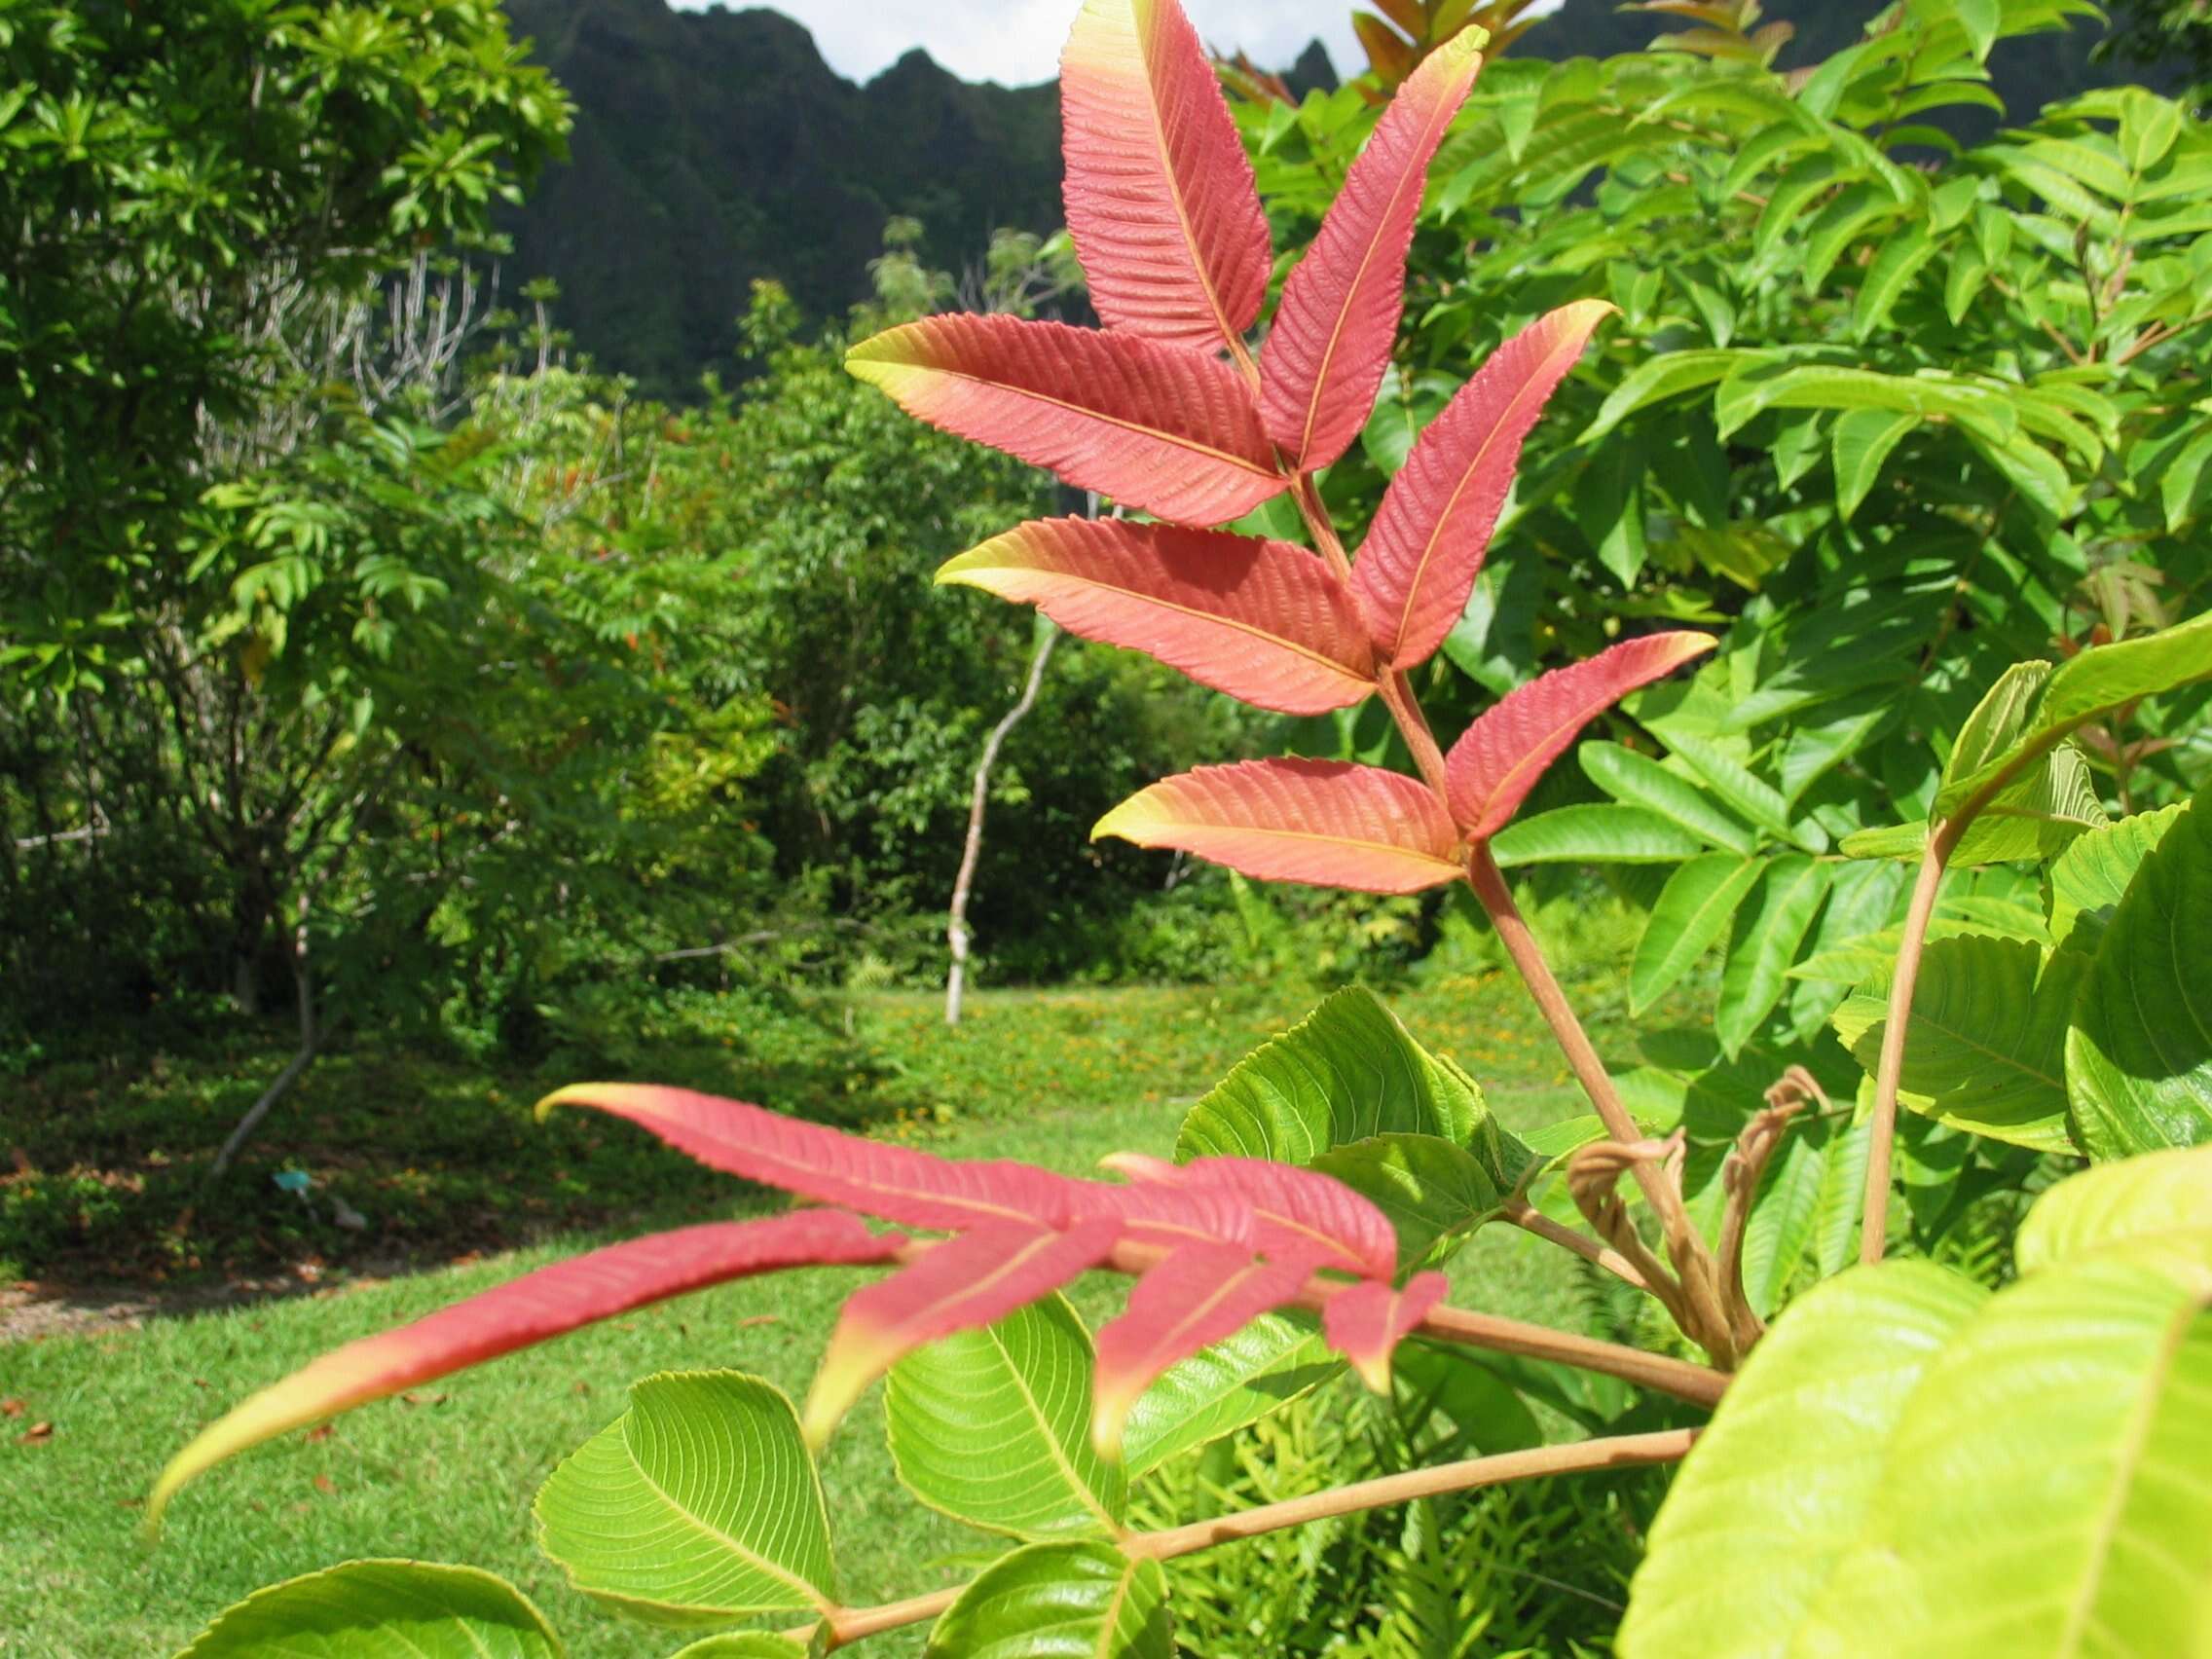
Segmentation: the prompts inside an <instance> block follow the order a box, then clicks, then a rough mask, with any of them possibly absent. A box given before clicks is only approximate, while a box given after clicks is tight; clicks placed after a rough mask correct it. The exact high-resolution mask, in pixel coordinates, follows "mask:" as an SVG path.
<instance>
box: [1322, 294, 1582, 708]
mask: <svg viewBox="0 0 2212 1659" xmlns="http://www.w3.org/2000/svg"><path fill="white" fill-rule="evenodd" d="M1612 309H1613V308H1612V307H1611V306H1609V305H1607V304H1606V303H1605V302H1604V301H1603V300H1578V301H1576V302H1575V303H1574V304H1573V305H1570V306H1562V307H1561V308H1560V309H1559V310H1558V311H1555V312H1553V313H1550V314H1549V315H1547V316H1542V317H1539V318H1537V319H1536V320H1535V321H1534V322H1532V323H1530V325H1529V326H1528V327H1527V328H1525V329H1523V330H1522V331H1521V332H1520V333H1519V334H1516V335H1515V336H1514V337H1513V338H1512V339H1511V340H1508V341H1507V342H1506V343H1505V344H1504V345H1503V346H1501V347H1499V348H1498V349H1497V350H1495V351H1493V352H1492V353H1491V355H1490V358H1489V360H1488V361H1486V362H1485V363H1484V364H1483V366H1482V368H1481V369H1480V370H1479V371H1478V372H1477V373H1476V375H1475V378H1474V379H1473V380H1471V381H1469V382H1468V383H1467V384H1466V385H1465V386H1463V387H1460V388H1459V391H1458V394H1457V395H1456V396H1455V397H1454V398H1453V399H1452V402H1451V404H1450V405H1449V406H1448V407H1447V408H1446V409H1445V411H1444V413H1443V414H1442V415H1440V416H1438V417H1437V418H1436V420H1435V421H1434V423H1432V424H1430V425H1429V427H1428V429H1427V430H1426V431H1424V432H1422V433H1421V435H1420V439H1419V442H1418V443H1416V444H1415V445H1414V447H1413V453H1412V454H1411V455H1409V456H1408V457H1407V458H1406V464H1405V465H1404V466H1403V467H1401V468H1400V469H1399V471H1398V475H1397V476H1396V477H1395V478H1393V479H1391V480H1390V487H1389V489H1388V490H1386V491H1384V492H1383V504H1382V506H1380V507H1379V508H1377V509H1376V513H1375V526H1374V528H1373V529H1372V530H1371V531H1370V532H1369V533H1368V536H1367V541H1366V544H1365V545H1364V546H1362V547H1361V548H1360V550H1359V563H1358V564H1357V565H1356V566H1354V567H1353V568H1352V591H1353V592H1354V593H1356V594H1357V595H1358V596H1359V603H1360V608H1361V609H1362V610H1364V611H1365V612H1366V614H1367V623H1368V627H1369V628H1370V629H1371V630H1372V632H1373V634H1374V638H1375V646H1376V649H1377V650H1378V651H1379V652H1381V653H1382V656H1383V661H1384V662H1385V663H1387V664H1388V665H1389V666H1390V667H1392V668H1400V669H1403V668H1411V667H1413V666H1414V665H1415V664H1417V663H1420V662H1425V661H1427V660H1428V658H1429V657H1430V656H1432V655H1433V654H1434V653H1435V651H1436V647H1437V646H1439V645H1442V644H1443V643H1444V636H1445V635H1447V634H1449V633H1451V632H1452V630H1453V628H1454V627H1455V626H1456V624H1457V622H1458V620H1459V615H1460V612H1461V611H1463V610H1465V609H1466V608H1467V595H1468V594H1469V593H1470V592H1472V591H1473V589H1474V585H1475V577H1476V575H1477V574H1478V573H1479V572H1480V571H1481V570H1482V568H1483V555H1484V553H1486V552H1487V551H1488V550H1489V548H1490V538H1491V533H1492V532H1493V530H1495V529H1496V528H1497V515H1498V510H1499V509H1500V508H1501V507H1502V506H1503V505H1504V503H1505V496H1506V492H1507V491H1508V490H1510V489H1511V488H1512V487H1513V469H1514V467H1515V466H1517V465H1518V464H1519V463H1520V461H1521V445H1522V443H1523V441H1524V440H1526V439H1527V437H1528V435H1529V428H1530V427H1531V426H1533V425H1534V424H1536V417H1537V415H1538V414H1539V413H1541V411H1542V409H1543V407H1544V400H1545V399H1546V398H1548V397H1550V396H1551V394H1552V388H1553V387H1556V386H1558V385H1559V383H1560V379H1561V377H1562V376H1564V375H1565V374H1566V373H1567V370H1568V369H1569V368H1571V367H1572V366H1573V364H1574V359H1575V358H1576V357H1578V356H1579V355H1581V352H1582V349H1583V347H1584V346H1585V345H1587V344H1588V343H1589V339H1590V333H1591V330H1593V329H1595V328H1596V327H1597V326H1598V324H1599V322H1600V321H1602V320H1603V319H1604V316H1605V315H1606V313H1609V312H1611V311H1612Z"/></svg>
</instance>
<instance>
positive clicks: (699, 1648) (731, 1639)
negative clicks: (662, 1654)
mask: <svg viewBox="0 0 2212 1659" xmlns="http://www.w3.org/2000/svg"><path fill="white" fill-rule="evenodd" d="M807 1655H808V1650H807V1649H806V1648H804V1647H801V1646H800V1645H799V1644H798V1643H797V1642H795V1641H792V1640H791V1638H789V1637H785V1636H770V1635H769V1634H768V1633H767V1632H765V1631H758V1630H753V1631H743V1632H739V1633H737V1634H735V1635H726V1636H709V1637H703V1638H701V1639H700V1640H699V1641H694V1642H691V1643H689V1644H688V1645H686V1646H684V1647H683V1648H682V1649H680V1650H679V1651H678V1652H677V1653H676V1655H675V1659H807Z"/></svg>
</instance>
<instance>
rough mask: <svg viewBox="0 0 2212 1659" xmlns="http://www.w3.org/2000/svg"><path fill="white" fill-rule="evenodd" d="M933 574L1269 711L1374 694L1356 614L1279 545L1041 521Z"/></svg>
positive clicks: (1319, 569)
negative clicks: (1026, 607)
mask: <svg viewBox="0 0 2212 1659" xmlns="http://www.w3.org/2000/svg"><path fill="white" fill-rule="evenodd" d="M937 579H938V580H939V581H940V582H960V583H964V584H965V585H967V586H970V587H979V588H982V589H984V590H986V591H987V592H990V593H995V594H997V595H998V596H999V597H1000V598H1002V599H1011V600H1014V601H1016V602H1019V603H1027V604H1033V605H1035V606H1037V607H1038V608H1040V609H1041V610H1043V611H1044V612H1045V614H1046V615H1048V616H1050V617H1051V619H1052V620H1053V621H1055V622H1057V623H1058V624H1059V625H1060V626H1061V627H1063V628H1065V629H1067V630H1068V631H1069V632H1070V633H1072V634H1081V635H1082V636H1083V637H1084V638H1085V639H1087V640H1103V641H1105V642H1106V643H1107V644H1108V645H1126V646H1128V647H1129V648H1131V649H1133V650H1140V651H1145V652H1147V653H1149V654H1150V655H1152V656H1156V657H1158V658H1159V659H1160V660H1161V662H1164V663H1166V664H1167V665H1168V666H1169V667H1171V668H1178V669H1181V670H1182V671H1183V672H1184V673H1185V674H1187V675H1189V676H1190V677H1191V678H1192V679H1193V680H1196V681H1197V682H1198V683H1199V684H1201V685H1210V686H1212V687H1213V688H1214V689H1215V690H1216V691H1226V692H1228V693H1229V694H1230V695H1231V696H1232V697H1238V698H1241V699H1242V700H1243V701H1245V702H1247V703H1252V704H1256V705H1258V706H1259V707H1260V708H1263V709H1272V710H1274V711H1275V712H1276V713H1278V714H1285V715H1318V714H1325V713H1327V712H1328V711H1329V710H1331V709H1343V708H1348V707H1350V706H1351V705H1352V704H1354V703H1357V702H1359V701H1360V700H1361V699H1363V698H1365V697H1366V696H1367V695H1368V693H1369V692H1371V691H1373V690H1374V689H1375V666H1374V652H1373V651H1372V649H1371V648H1370V647H1369V645H1368V643H1367V630H1366V627H1365V625H1364V624H1363V622H1362V621H1361V619H1360V614H1359V608H1358V607H1357V606H1356V605H1355V604H1354V603H1353V602H1352V599H1351V596H1350V594H1349V593H1347V592H1346V589H1345V587H1344V585H1343V584H1342V583H1340V582H1339V581H1337V580H1336V579H1335V578H1334V577H1333V576H1331V575H1330V573H1329V571H1327V569H1326V568H1325V567H1323V565H1322V564H1321V562H1320V560H1318V559H1316V558H1314V557H1313V555H1312V554H1310V553H1308V552H1306V551H1305V550H1304V549H1303V548H1298V547H1293V546H1290V545H1289V544H1288V543H1286V542H1281V541H1263V540H1260V539H1257V538H1256V537H1253V536H1248V535H1227V534H1225V533H1223V532H1220V531H1208V530H1185V529H1182V528H1181V527H1179V526H1175V525H1160V524H1128V523H1124V522H1122V521H1118V520H1113V519H1047V520H1042V521H1039V522H1036V523H1031V524H1025V525H1022V526H1020V527H1018V528H1017V529H1014V530H1011V531H1008V532H1007V533H1006V535H1000V536H994V537H993V538H992V539H991V540H989V541H986V542H984V543H983V544H982V545H981V546H980V547H976V548H972V549H970V550H969V551H968V552H966V553H963V554H961V555H960V556H959V557H958V558H957V559H954V560H952V561H951V562H950V563H949V564H947V565H946V566H945V567H944V568H943V569H942V570H940V571H938V573H937Z"/></svg>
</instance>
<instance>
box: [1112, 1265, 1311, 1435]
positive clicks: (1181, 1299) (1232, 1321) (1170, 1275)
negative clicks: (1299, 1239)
mask: <svg viewBox="0 0 2212 1659" xmlns="http://www.w3.org/2000/svg"><path fill="white" fill-rule="evenodd" d="M1318 1265H1319V1264H1317V1263H1315V1262H1313V1261H1312V1260H1311V1259H1310V1258H1308V1259H1306V1260H1300V1259H1298V1258H1295V1257H1291V1258H1282V1259H1270V1260H1266V1261H1261V1260H1258V1259H1256V1258H1254V1257H1253V1256H1251V1255H1249V1254H1247V1253H1246V1252H1244V1251H1242V1250H1234V1249H1228V1248H1224V1247H1222V1246H1220V1245H1213V1244H1191V1245H1187V1246H1185V1247H1184V1248H1183V1249H1180V1250H1177V1251H1175V1252H1174V1253H1173V1254H1172V1255H1170V1256H1168V1257H1167V1258H1166V1259H1165V1260H1163V1261H1161V1263H1160V1265H1159V1266H1158V1267H1156V1268H1154V1269H1153V1270H1152V1271H1151V1272H1148V1273H1146V1274H1145V1275H1144V1277H1142V1278H1140V1279H1139V1280H1137V1282H1136V1285H1135V1288H1133V1289H1132V1290H1131V1291H1130V1292H1129V1305H1128V1308H1127V1309H1126V1310H1125V1311H1124V1313H1123V1314H1122V1315H1121V1317H1120V1318H1118V1319H1113V1320H1109V1321H1108V1322H1107V1324H1106V1325H1105V1326H1104V1327H1103V1328H1102V1329H1100V1331H1099V1333H1098V1368H1097V1374H1096V1381H1095V1383H1094V1386H1093V1389H1092V1393H1091V1419H1090V1438H1091V1443H1092V1444H1093V1445H1095V1446H1096V1447H1097V1448H1098V1451H1099V1453H1100V1455H1101V1456H1108V1457H1118V1456H1121V1451H1122V1425H1123V1423H1124V1421H1126V1420H1127V1418H1128V1415H1129V1408H1130V1407H1131V1406H1133V1405H1134V1404H1136V1399H1137V1396H1138V1395H1139V1394H1141V1393H1143V1392H1144V1391H1145V1389H1146V1388H1148V1387H1150V1386H1151V1385H1152V1382H1153V1379H1155V1378H1156V1377H1158V1376H1159V1375H1160V1374H1161V1372H1163V1371H1165V1370H1166V1369H1167V1368H1168V1367H1169V1366H1171V1365H1174V1364H1175V1363H1177V1362H1178V1361H1180V1360H1185V1359H1188V1358H1190V1356H1191V1355H1193V1354H1194V1353H1197V1352H1198V1350H1199V1349H1200V1348H1202V1347H1206V1346H1209V1345H1211V1344H1214V1343H1218V1342H1220V1341H1221V1340H1222V1339H1223V1338H1224V1337H1228V1336H1233V1335H1235V1333H1236V1332H1238V1331H1240V1330H1242V1329H1243V1328H1244V1327H1245V1326H1246V1325H1248V1324H1250V1323H1251V1322H1252V1321H1253V1320H1254V1319H1257V1318H1258V1317H1259V1316H1260V1315H1261V1314H1263V1313H1266V1312H1269V1311H1272V1309H1277V1308H1280V1307H1281V1306H1282V1305H1283V1304H1284V1303H1286V1302H1291V1301H1294V1300H1295V1299H1296V1298H1297V1296H1298V1292H1299V1289H1300V1287H1301V1286H1303V1285H1304V1284H1305V1283H1306V1280H1307V1278H1308V1277H1309V1275H1310V1274H1311V1272H1312V1270H1313V1269H1314V1267H1316V1266H1318Z"/></svg>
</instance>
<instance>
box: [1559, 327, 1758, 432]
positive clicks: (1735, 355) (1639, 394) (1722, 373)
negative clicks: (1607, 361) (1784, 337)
mask: <svg viewBox="0 0 2212 1659" xmlns="http://www.w3.org/2000/svg"><path fill="white" fill-rule="evenodd" d="M1747 360H1753V361H1755V360H1756V359H1755V358H1751V359H1748V357H1747V353H1745V352H1742V351H1727V350H1713V351H1660V352H1655V353H1653V354H1652V355H1651V356H1648V357H1646V358H1644V360H1643V361H1642V362H1641V363H1639V364H1638V365H1637V366H1636V367H1635V368H1634V369H1632V370H1630V371H1629V373H1628V374H1627V375H1626V376H1624V377H1623V378H1622V380H1621V384H1620V385H1619V386H1617V387H1614V388H1613V390H1612V394H1611V395H1610V396H1608V397H1607V398H1606V399H1605V401H1604V405H1603V406H1602V407H1601V408H1600V409H1599V411H1598V416H1597V419H1596V420H1594V421H1592V422H1591V423H1590V424H1589V425H1588V426H1587V427H1586V428H1585V429H1584V430H1583V433H1582V437H1581V440H1580V441H1581V442H1583V443H1589V442H1590V441H1591V440H1592V439H1594V438H1602V437H1604V435H1605V434H1606V433H1607V432H1609V431H1611V430H1612V429H1613V428H1614V427H1615V426H1617V425H1619V424H1621V423H1622V422H1623V421H1625V420H1627V419H1628V418H1629V417H1630V416H1631V415H1633V414H1635V413H1636V412H1637V411H1638V410H1639V409H1642V408H1645V407H1647V406H1649V405H1650V404H1653V403H1658V402H1661V401H1662V400H1664V399H1666V398H1670V397H1676V396H1678V395H1679V394H1681V393H1682V392H1685V391H1694V390H1696V389H1697V388H1698V387H1703V386H1711V385H1713V384H1714V382H1715V381H1719V380H1725V379H1726V378H1727V377H1728V375H1729V374H1730V373H1732V372H1733V371H1734V370H1735V369H1736V368H1738V367H1739V366H1740V365H1742V364H1743V363H1744V362H1745V361H1747Z"/></svg>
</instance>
